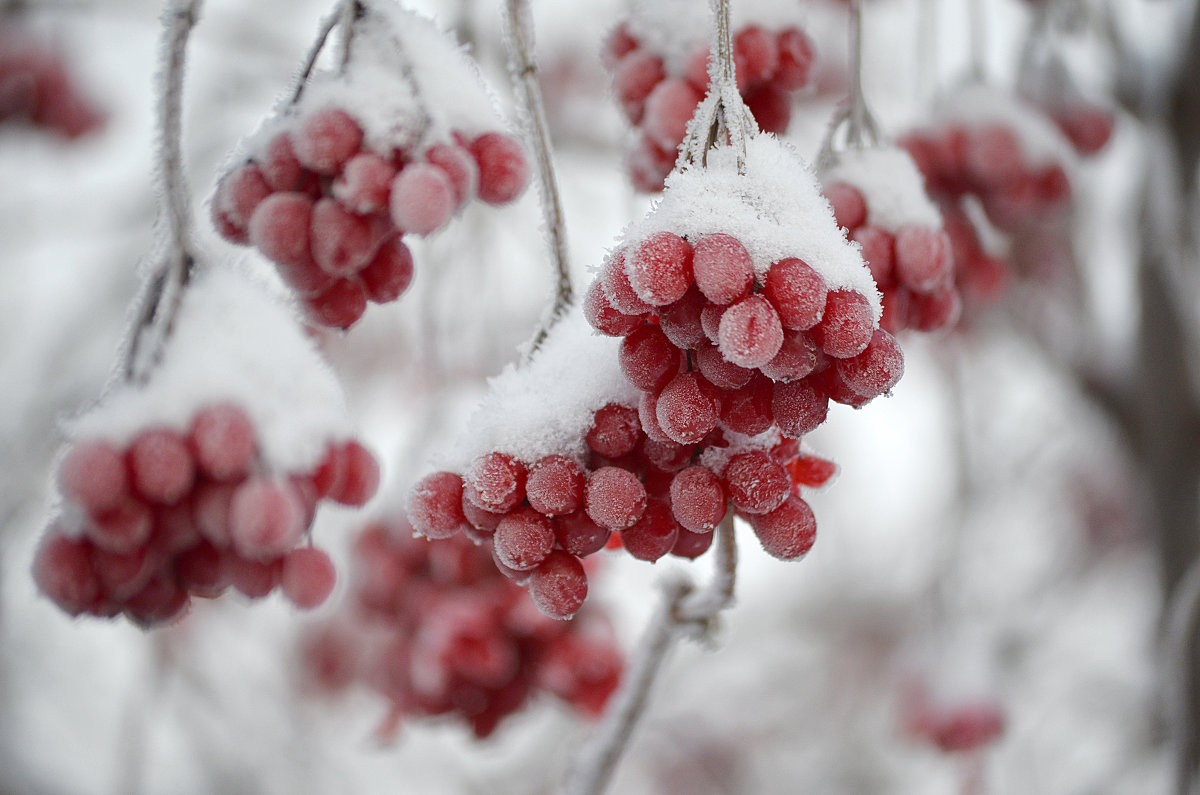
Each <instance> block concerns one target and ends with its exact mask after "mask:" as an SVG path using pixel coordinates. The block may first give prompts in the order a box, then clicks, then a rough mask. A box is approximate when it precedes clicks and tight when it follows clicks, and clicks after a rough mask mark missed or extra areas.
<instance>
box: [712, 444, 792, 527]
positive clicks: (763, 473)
mask: <svg viewBox="0 0 1200 795" xmlns="http://www.w3.org/2000/svg"><path fill="white" fill-rule="evenodd" d="M721 478H722V480H723V481H724V483H725V493H726V494H727V495H729V501H730V502H732V503H733V504H734V505H735V506H736V507H737V508H739V509H741V510H743V511H745V512H746V513H751V514H763V513H769V512H770V511H773V510H775V509H776V508H778V507H779V505H780V504H781V503H782V502H783V501H784V499H786V498H787V495H788V492H789V491H790V489H791V480H790V479H789V478H788V475H787V470H785V469H784V468H783V465H782V464H780V463H779V462H778V461H776V460H775V459H773V458H772V457H771V455H770V453H767V452H766V451H764V450H749V451H747V452H744V453H738V454H737V455H735V456H732V457H731V458H730V459H729V462H728V463H727V464H726V465H725V469H724V471H723V472H722V473H721Z"/></svg>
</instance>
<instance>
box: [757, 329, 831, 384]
mask: <svg viewBox="0 0 1200 795" xmlns="http://www.w3.org/2000/svg"><path fill="white" fill-rule="evenodd" d="M823 357H824V354H822V353H821V351H820V350H819V349H818V348H817V344H816V343H815V342H813V339H812V335H811V334H810V333H809V332H807V331H785V332H784V333H783V344H782V345H780V346H779V353H777V354H775V358H773V359H771V361H769V362H767V363H766V364H764V365H762V367H760V368H759V369H760V370H761V371H762V374H763V375H765V376H767V377H768V378H770V379H771V380H772V381H785V382H786V381H798V380H799V379H801V378H804V377H805V376H806V375H808V374H809V373H811V372H812V371H813V370H815V369H817V365H818V364H819V363H820V361H821V360H822V358H823Z"/></svg>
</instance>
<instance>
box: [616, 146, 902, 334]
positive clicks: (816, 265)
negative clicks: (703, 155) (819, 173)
mask: <svg viewBox="0 0 1200 795" xmlns="http://www.w3.org/2000/svg"><path fill="white" fill-rule="evenodd" d="M745 172H746V173H745V174H739V173H738V168H737V156H736V153H735V150H734V148H733V147H729V146H722V147H718V148H716V149H713V150H710V151H709V153H708V166H707V167H706V168H701V167H699V166H693V167H690V168H686V169H683V170H681V171H677V172H675V173H673V174H671V176H670V177H668V178H667V186H666V190H665V192H664V193H663V197H662V200H661V201H660V202H659V203H658V204H657V205H656V206H655V207H654V209H652V210H651V211H650V213H649V214H648V215H647V216H646V217H645V218H644V219H642V220H641V221H640V222H638V223H636V224H634V225H633V226H632V227H631V228H629V229H627V230H626V232H625V234H624V236H623V239H624V241H625V242H626V243H628V244H629V245H631V246H632V245H636V244H637V243H639V242H640V241H642V240H645V239H646V238H648V237H650V236H651V235H653V234H656V233H660V232H670V233H673V234H676V235H679V236H681V237H685V238H687V239H688V240H689V241H690V242H692V243H693V244H694V243H695V241H696V240H698V239H699V238H700V237H701V236H703V235H709V234H713V233H715V232H723V233H725V234H728V235H732V236H733V237H735V238H737V239H738V240H739V241H740V242H741V244H742V245H743V246H745V247H746V250H747V251H748V252H749V253H750V257H751V259H752V261H753V264H754V271H755V274H756V277H757V279H758V282H759V283H760V284H761V283H762V282H763V281H764V279H765V278H766V275H767V271H768V270H769V269H770V267H771V264H772V263H775V262H778V261H779V260H782V259H787V258H789V257H795V258H798V259H801V260H803V261H804V262H806V263H808V265H809V266H811V267H812V268H813V269H814V270H815V271H816V272H817V273H819V274H820V275H821V278H822V279H824V281H825V285H826V286H827V287H828V289H829V290H831V291H832V290H838V289H848V290H854V291H856V292H858V293H861V294H862V295H863V296H865V297H866V298H867V301H868V303H869V304H870V307H871V313H872V317H873V318H874V319H875V320H876V321H878V320H879V316H880V313H881V304H880V300H879V292H878V290H876V288H875V281H874V280H873V279H872V278H871V273H870V271H869V270H867V267H866V264H865V263H864V262H863V259H862V256H861V255H860V254H859V252H858V249H857V248H856V247H854V246H852V245H850V244H849V243H848V242H847V241H846V236H845V233H844V232H843V231H842V229H841V228H840V227H839V226H838V225H837V221H835V220H834V217H833V210H832V209H831V208H830V206H829V202H828V201H826V200H825V198H824V197H823V196H822V195H821V192H820V188H819V186H818V184H817V180H816V177H815V175H814V174H813V171H812V169H811V168H810V167H809V166H808V165H807V164H806V163H805V162H804V161H803V160H802V159H801V158H800V156H799V155H798V154H797V153H796V151H795V150H794V149H793V148H792V147H791V146H790V145H789V144H787V143H785V142H783V141H780V140H779V139H778V138H776V137H775V136H773V135H770V134H765V133H764V134H761V135H757V136H754V137H752V138H750V139H749V140H748V141H747V142H746V169H745ZM628 267H629V262H628V258H626V269H627V270H628Z"/></svg>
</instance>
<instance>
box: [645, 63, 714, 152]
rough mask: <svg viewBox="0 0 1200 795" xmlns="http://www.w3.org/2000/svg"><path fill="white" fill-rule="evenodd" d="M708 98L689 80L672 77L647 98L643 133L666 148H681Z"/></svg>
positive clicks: (656, 87)
mask: <svg viewBox="0 0 1200 795" xmlns="http://www.w3.org/2000/svg"><path fill="white" fill-rule="evenodd" d="M703 98H704V95H703V94H701V93H700V92H699V91H697V90H696V89H695V87H693V86H692V84H691V83H689V82H688V81H686V80H683V79H682V78H677V77H669V78H667V79H666V80H663V81H662V82H661V83H659V84H658V85H657V86H655V87H654V90H652V91H651V92H650V94H649V96H647V97H646V104H645V113H644V114H643V116H642V130H643V131H644V132H645V133H646V135H647V136H649V137H650V138H651V140H653V141H654V143H656V144H658V145H659V146H661V147H662V148H664V149H670V148H672V147H676V146H678V145H679V142H680V141H682V140H683V136H684V134H685V133H686V132H687V125H688V121H689V120H690V119H691V118H692V114H693V113H695V111H696V106H697V105H698V104H700V100H702V99H703Z"/></svg>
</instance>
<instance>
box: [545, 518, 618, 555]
mask: <svg viewBox="0 0 1200 795" xmlns="http://www.w3.org/2000/svg"><path fill="white" fill-rule="evenodd" d="M611 534H612V531H611V530H608V529H607V528H604V527H601V526H600V525H598V524H596V523H595V522H593V521H592V520H591V518H590V517H589V516H588V515H587V513H586V512H584V511H577V512H575V513H573V514H570V515H568V516H559V517H557V518H555V520H554V538H555V541H556V542H557V544H558V546H559V547H561V548H562V549H564V550H566V551H567V552H570V553H571V554H572V555H577V556H578V557H581V558H582V557H586V556H588V555H591V554H593V553H595V552H599V551H600V550H602V549H604V545H605V544H606V543H608V538H609V536H610V535H611Z"/></svg>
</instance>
